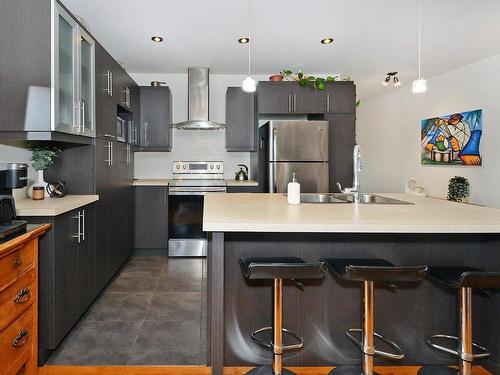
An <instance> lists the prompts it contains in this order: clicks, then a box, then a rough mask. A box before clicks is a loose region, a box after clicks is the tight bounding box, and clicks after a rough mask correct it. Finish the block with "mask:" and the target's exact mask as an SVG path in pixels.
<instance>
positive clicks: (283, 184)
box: [269, 163, 328, 193]
mask: <svg viewBox="0 0 500 375" xmlns="http://www.w3.org/2000/svg"><path fill="white" fill-rule="evenodd" d="M294 172H295V173H296V175H297V181H298V182H299V183H300V191H301V193H325V192H328V163H269V192H270V193H286V190H287V185H288V183H289V182H290V181H291V180H292V173H294Z"/></svg>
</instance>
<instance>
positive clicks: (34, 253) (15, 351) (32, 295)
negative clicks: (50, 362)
mask: <svg viewBox="0 0 500 375" xmlns="http://www.w3.org/2000/svg"><path fill="white" fill-rule="evenodd" d="M49 228H50V225H48V224H42V225H32V226H28V231H27V232H26V233H24V234H22V235H20V236H17V237H14V238H13V239H11V240H8V241H2V242H0V375H20V374H25V375H33V374H37V373H38V366H37V339H38V237H39V236H40V235H42V234H43V233H45V232H46V231H47V230H49Z"/></svg>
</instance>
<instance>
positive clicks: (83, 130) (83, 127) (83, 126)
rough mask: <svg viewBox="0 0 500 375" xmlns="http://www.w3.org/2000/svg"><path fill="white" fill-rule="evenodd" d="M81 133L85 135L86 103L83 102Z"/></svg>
mask: <svg viewBox="0 0 500 375" xmlns="http://www.w3.org/2000/svg"><path fill="white" fill-rule="evenodd" d="M80 125H81V127H82V129H81V132H82V133H85V102H84V101H83V100H82V121H81V124H80Z"/></svg>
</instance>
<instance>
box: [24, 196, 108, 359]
mask: <svg viewBox="0 0 500 375" xmlns="http://www.w3.org/2000/svg"><path fill="white" fill-rule="evenodd" d="M23 219H25V220H27V221H28V222H29V223H33V224H35V223H36V224H38V223H47V222H49V223H50V224H51V225H52V228H51V230H50V231H49V232H47V234H46V235H45V236H43V237H42V238H41V239H40V244H39V249H40V254H41V255H40V259H39V268H40V271H39V344H38V347H39V363H40V364H43V363H44V362H45V361H46V360H47V358H48V357H49V356H50V354H51V353H52V352H53V351H54V350H55V349H56V348H57V346H58V345H59V344H60V342H61V341H62V340H63V338H64V337H65V336H66V334H67V333H68V332H69V331H70V330H71V328H72V327H73V326H74V325H75V323H76V322H77V321H78V319H79V318H80V317H81V316H82V314H83V313H84V312H85V310H86V309H87V308H88V307H89V306H90V304H91V303H92V302H93V301H94V299H95V297H96V296H97V291H96V284H95V279H96V264H97V262H98V259H97V258H96V253H95V251H96V248H95V204H90V205H87V206H84V207H81V208H78V209H76V210H72V211H69V212H66V213H64V214H61V215H58V216H54V217H46V216H44V217H24V218H23ZM42 254H43V255H42Z"/></svg>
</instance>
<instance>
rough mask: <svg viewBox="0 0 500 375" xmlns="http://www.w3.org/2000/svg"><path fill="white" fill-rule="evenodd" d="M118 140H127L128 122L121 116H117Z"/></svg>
mask: <svg viewBox="0 0 500 375" xmlns="http://www.w3.org/2000/svg"><path fill="white" fill-rule="evenodd" d="M116 140H117V141H118V142H127V122H126V121H125V120H124V119H122V118H121V117H120V116H117V117H116Z"/></svg>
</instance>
